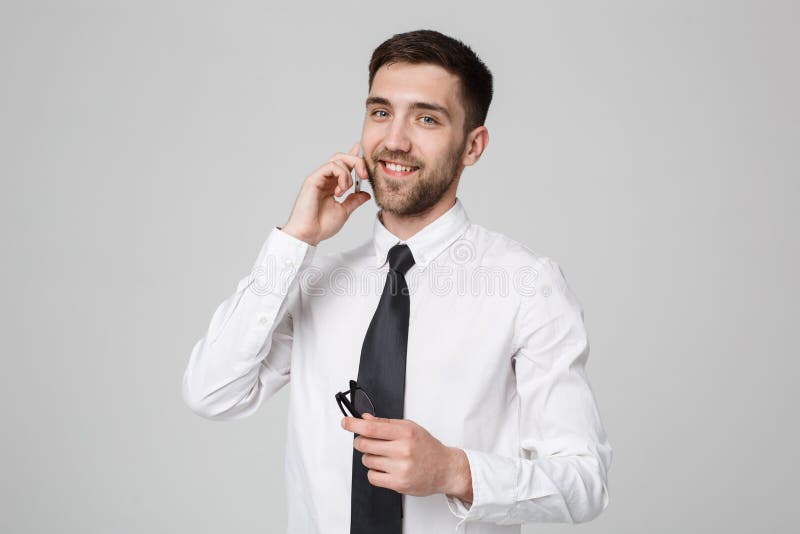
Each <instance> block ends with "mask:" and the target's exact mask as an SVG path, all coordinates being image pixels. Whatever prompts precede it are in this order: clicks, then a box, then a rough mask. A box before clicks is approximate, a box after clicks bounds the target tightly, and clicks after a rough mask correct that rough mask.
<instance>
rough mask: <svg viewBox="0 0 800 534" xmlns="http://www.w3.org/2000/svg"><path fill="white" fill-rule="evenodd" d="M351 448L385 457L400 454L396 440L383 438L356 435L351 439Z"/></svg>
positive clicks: (393, 456)
mask: <svg viewBox="0 0 800 534" xmlns="http://www.w3.org/2000/svg"><path fill="white" fill-rule="evenodd" d="M353 448H354V449H355V450H357V451H359V452H362V453H366V454H374V455H376V456H383V457H387V458H395V457H397V456H400V454H399V453H398V452H397V442H395V441H389V440H384V439H372V438H367V437H364V436H358V437H357V438H356V439H354V440H353Z"/></svg>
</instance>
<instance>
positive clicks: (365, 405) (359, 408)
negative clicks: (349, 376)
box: [336, 380, 375, 418]
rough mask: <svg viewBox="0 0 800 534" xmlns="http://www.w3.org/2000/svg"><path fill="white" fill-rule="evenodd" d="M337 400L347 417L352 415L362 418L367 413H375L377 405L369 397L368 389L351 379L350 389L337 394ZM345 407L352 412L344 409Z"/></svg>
mask: <svg viewBox="0 0 800 534" xmlns="http://www.w3.org/2000/svg"><path fill="white" fill-rule="evenodd" d="M348 396H349V397H350V398H348ZM336 402H337V403H339V409H340V410H342V413H343V414H344V416H345V417H347V416H348V415H352V416H353V417H358V418H360V417H361V416H362V415H363V414H365V413H368V414H370V415H373V416H374V415H375V405H374V404H373V403H372V400H371V399H370V398H369V395H368V394H367V391H366V390H365V389H364V388H363V387H361V386H359V385H358V384H357V383H356V381H355V380H351V381H350V390H349V391H340V392H339V393H337V394H336ZM345 408H347V411H349V412H350V414H348V413H347V412H346V411H345V410H344V409H345Z"/></svg>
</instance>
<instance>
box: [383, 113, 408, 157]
mask: <svg viewBox="0 0 800 534" xmlns="http://www.w3.org/2000/svg"><path fill="white" fill-rule="evenodd" d="M406 128H407V126H406V123H405V120H403V119H400V120H393V121H392V123H391V124H390V125H389V129H388V130H387V132H386V138H385V139H384V144H385V145H386V150H388V151H390V152H409V151H410V150H411V139H410V138H409V136H408V131H407V129H406Z"/></svg>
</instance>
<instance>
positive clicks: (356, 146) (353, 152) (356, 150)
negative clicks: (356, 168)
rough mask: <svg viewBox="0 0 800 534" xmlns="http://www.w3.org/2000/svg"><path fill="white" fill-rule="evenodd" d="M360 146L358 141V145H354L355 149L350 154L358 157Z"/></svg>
mask: <svg viewBox="0 0 800 534" xmlns="http://www.w3.org/2000/svg"><path fill="white" fill-rule="evenodd" d="M358 145H359V143H358V141H356V144H354V145H353V148H351V149H350V154H351V155H352V156H358Z"/></svg>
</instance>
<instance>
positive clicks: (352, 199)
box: [342, 191, 372, 217]
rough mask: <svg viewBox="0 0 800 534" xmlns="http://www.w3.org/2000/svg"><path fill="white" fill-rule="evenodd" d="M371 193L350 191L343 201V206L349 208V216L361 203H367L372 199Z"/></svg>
mask: <svg viewBox="0 0 800 534" xmlns="http://www.w3.org/2000/svg"><path fill="white" fill-rule="evenodd" d="M371 198H372V197H371V196H370V194H369V193H367V192H366V191H359V192H358V193H350V194H349V195H347V198H345V199H344V200H343V201H342V207H344V209H345V210H347V216H348V217H349V216H350V214H351V213H353V212H354V211H355V210H356V208H358V207H359V206H360V205H361V204H363V203H365V202H366V201H367V200H369V199H371Z"/></svg>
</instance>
